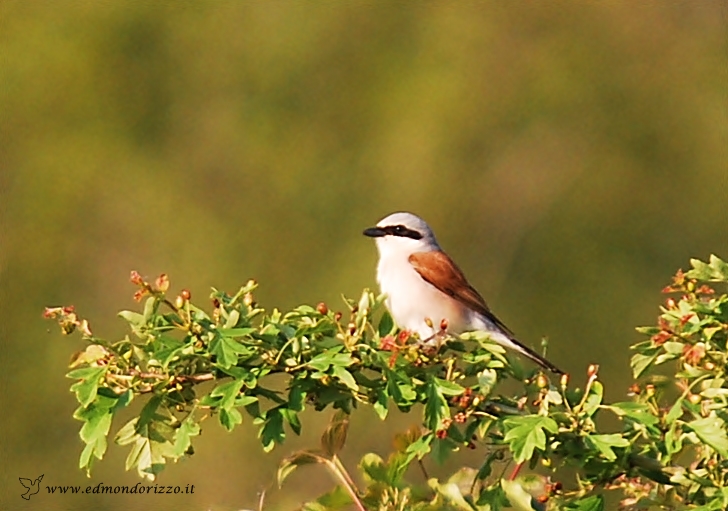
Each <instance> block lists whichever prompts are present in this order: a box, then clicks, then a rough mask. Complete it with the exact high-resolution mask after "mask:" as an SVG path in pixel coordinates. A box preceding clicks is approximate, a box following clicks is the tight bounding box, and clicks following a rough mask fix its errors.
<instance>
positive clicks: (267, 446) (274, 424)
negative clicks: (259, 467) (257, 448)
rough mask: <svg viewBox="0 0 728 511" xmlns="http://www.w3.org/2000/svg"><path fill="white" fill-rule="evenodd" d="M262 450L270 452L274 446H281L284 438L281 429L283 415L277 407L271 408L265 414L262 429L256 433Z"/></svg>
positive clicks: (284, 433)
mask: <svg viewBox="0 0 728 511" xmlns="http://www.w3.org/2000/svg"><path fill="white" fill-rule="evenodd" d="M258 437H259V438H260V441H261V443H262V444H263V450H264V451H265V452H270V451H272V450H273V448H274V447H275V446H276V444H282V443H283V440H285V438H286V432H285V430H284V429H283V414H282V413H281V409H280V408H279V407H276V408H271V409H270V410H268V412H266V414H265V419H264V423H263V427H262V428H261V429H260V432H259V433H258Z"/></svg>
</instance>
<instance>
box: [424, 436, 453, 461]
mask: <svg viewBox="0 0 728 511" xmlns="http://www.w3.org/2000/svg"><path fill="white" fill-rule="evenodd" d="M458 447H459V446H458V444H456V443H455V442H453V441H452V440H451V439H449V438H447V437H445V438H437V437H435V438H433V439H432V442H431V443H430V454H431V456H432V459H433V460H435V463H437V464H438V465H442V464H443V463H445V461H446V460H447V459H448V458H449V457H450V454H452V453H453V452H455V451H457V450H458Z"/></svg>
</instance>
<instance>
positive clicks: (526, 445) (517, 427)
mask: <svg viewBox="0 0 728 511" xmlns="http://www.w3.org/2000/svg"><path fill="white" fill-rule="evenodd" d="M503 426H504V427H505V428H506V429H507V433H506V435H505V438H504V440H505V442H507V443H508V444H509V446H510V449H511V452H512V453H513V457H514V459H515V460H516V463H522V462H524V461H527V460H530V459H531V458H532V457H533V451H534V450H535V449H539V450H542V451H543V450H544V449H546V433H545V432H544V430H546V431H548V432H550V433H556V432H557V431H558V425H557V424H556V422H555V421H554V420H553V419H552V418H550V417H544V416H542V415H524V416H522V417H509V418H508V419H506V420H505V421H503Z"/></svg>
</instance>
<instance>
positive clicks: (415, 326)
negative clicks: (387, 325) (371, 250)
mask: <svg viewBox="0 0 728 511" xmlns="http://www.w3.org/2000/svg"><path fill="white" fill-rule="evenodd" d="M377 281H378V282H379V287H380V289H381V290H382V293H384V294H386V295H387V301H386V304H387V308H388V309H389V312H390V313H391V314H392V318H394V321H395V322H396V323H397V325H398V326H399V327H400V328H404V329H407V330H410V331H412V332H415V333H417V334H418V335H419V337H420V339H423V340H424V339H427V338H428V337H430V336H431V335H432V334H433V333H435V332H436V331H437V330H438V329H439V326H440V322H441V321H442V320H443V319H447V321H448V330H449V331H450V332H453V333H459V332H462V331H464V330H467V329H468V327H469V326H470V324H471V322H472V318H471V316H472V312H471V311H470V310H469V309H467V308H466V307H465V306H463V305H461V304H460V303H458V302H457V301H455V300H453V299H452V298H450V297H449V296H447V295H446V294H445V293H443V292H441V291H440V290H438V289H437V288H436V287H435V286H433V285H431V284H430V283H428V282H427V281H425V280H424V279H423V278H422V277H421V276H420V274H419V273H417V272H416V271H415V269H414V268H412V265H411V264H410V263H409V261H408V259H407V257H405V256H395V255H390V256H389V257H382V258H380V260H379V265H378V266H377ZM425 318H429V319H430V320H432V323H433V325H434V329H433V328H430V327H428V326H427V323H426V322H425Z"/></svg>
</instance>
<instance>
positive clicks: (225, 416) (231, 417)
mask: <svg viewBox="0 0 728 511" xmlns="http://www.w3.org/2000/svg"><path fill="white" fill-rule="evenodd" d="M242 423H243V415H242V414H241V413H240V411H239V410H238V409H237V408H221V409H220V424H221V425H222V427H224V428H225V429H226V430H227V431H232V430H233V429H234V428H235V426H237V425H238V424H242Z"/></svg>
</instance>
